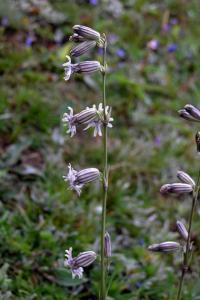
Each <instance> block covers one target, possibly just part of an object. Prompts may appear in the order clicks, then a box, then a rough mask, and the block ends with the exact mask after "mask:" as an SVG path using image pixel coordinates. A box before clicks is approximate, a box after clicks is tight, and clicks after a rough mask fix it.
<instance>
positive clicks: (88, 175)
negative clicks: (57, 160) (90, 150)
mask: <svg viewBox="0 0 200 300" xmlns="http://www.w3.org/2000/svg"><path fill="white" fill-rule="evenodd" d="M99 177H100V172H99V170H98V169H96V168H88V169H84V170H81V171H79V172H78V173H77V176H76V183H77V184H86V183H88V182H91V181H94V180H96V179H98V178H99Z"/></svg>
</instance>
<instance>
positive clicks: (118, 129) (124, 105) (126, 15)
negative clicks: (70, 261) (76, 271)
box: [0, 0, 200, 300]
mask: <svg viewBox="0 0 200 300" xmlns="http://www.w3.org/2000/svg"><path fill="white" fill-rule="evenodd" d="M0 17H1V19H0V20H1V23H0V24H1V25H0V74H1V88H0V154H1V157H2V159H1V162H0V192H1V202H0V215H1V218H0V299H1V300H6V299H13V300H19V299H20V300H21V299H24V300H34V299H38V300H39V299H42V300H51V299H52V300H54V299H56V300H62V299H63V300H64V299H69V300H72V299H73V300H77V299H82V300H86V299H87V300H95V299H97V295H98V285H99V278H100V274H99V259H98V260H97V261H96V262H95V263H94V264H93V265H92V266H91V267H88V268H87V269H86V271H85V273H84V275H85V276H84V279H83V280H82V281H80V280H78V279H76V280H72V279H71V274H70V272H69V271H68V270H67V269H64V268H63V260H64V250H65V249H67V248H69V247H70V246H72V247H73V251H74V254H75V255H76V254H77V253H78V252H79V251H85V250H95V251H97V252H98V253H99V244H100V243H99V234H100V208H101V198H102V194H101V193H102V192H101V186H100V185H99V184H97V183H94V184H91V185H88V186H87V187H86V188H84V190H83V192H82V194H81V197H80V198H77V196H76V195H75V194H74V193H73V192H71V191H69V190H68V188H67V185H66V183H65V182H64V181H63V179H62V176H63V175H64V174H65V173H66V170H67V164H68V163H69V162H71V164H72V165H73V166H74V168H76V169H81V168H86V167H98V168H99V169H100V170H102V165H103V161H102V140H101V139H100V138H97V139H95V138H93V137H92V132H78V134H77V135H76V136H75V137H74V138H73V139H70V138H69V137H68V136H67V135H66V134H65V131H66V130H65V128H64V127H63V124H62V122H61V119H62V115H63V113H64V112H65V111H66V110H67V107H68V106H71V107H73V108H74V110H75V112H79V111H80V110H82V109H84V108H85V107H86V106H91V105H92V104H94V103H99V102H100V101H101V76H100V75H99V74H94V75H92V76H80V75H75V76H73V78H71V79H70V81H69V82H65V81H64V80H63V76H64V71H63V68H62V63H64V62H65V55H66V54H68V53H69V50H70V48H71V46H72V44H71V43H70V42H68V39H69V36H70V35H71V33H72V26H73V25H74V24H84V25H87V26H90V27H92V28H94V29H96V30H98V31H99V32H105V33H106V34H107V37H108V66H109V74H108V76H107V96H108V103H109V104H110V105H111V106H112V107H113V110H112V114H113V117H114V128H113V129H111V130H109V162H110V187H109V196H108V218H107V230H108V231H109V233H110V235H111V238H112V244H113V259H112V262H111V266H110V279H109V280H110V291H109V298H108V299H110V300H112V299H115V300H132V299H144V300H147V299H149V300H159V299H160V300H161V299H168V300H170V299H171V300H173V299H175V295H176V286H177V284H178V279H179V274H180V263H181V260H182V257H181V254H180V253H176V254H172V255H171V254H169V255H168V254H167V255H161V254H154V253H149V252H148V251H147V247H148V245H149V244H151V243H156V242H162V241H165V240H175V241H176V240H178V239H179V237H178V235H177V233H176V231H175V222H176V220H177V219H181V220H183V221H184V220H185V221H186V220H187V219H188V214H189V209H190V205H191V199H189V198H188V197H186V198H183V197H181V198H179V199H177V198H174V197H167V198H163V197H161V195H160V194H159V189H160V186H161V185H162V184H164V183H168V182H173V181H176V171H177V170H180V169H181V170H184V171H186V172H188V173H189V174H190V175H192V176H194V178H196V177H197V173H198V167H199V156H197V154H196V149H195V142H194V134H195V132H196V130H198V125H194V124H191V123H187V122H186V121H184V120H181V119H180V118H179V117H178V114H177V110H179V109H180V108H182V107H183V106H184V105H185V104H186V103H191V104H193V105H198V102H199V99H200V87H199V79H200V77H199V75H200V72H199V69H200V39H199V36H200V26H199V17H200V3H199V1H198V0H196V1H195V0H191V1H186V0H164V1H148V0H124V1H119V0H102V1H100V0H99V1H98V0H88V1H86V0H85V1H84V0H76V1H75V0H67V1H64V0H57V1H53V0H51V1H50V0H49V1H47V0H43V1H42V0H7V1H3V0H1V1H0ZM84 59H97V60H100V61H101V60H102V53H101V51H98V50H97V49H96V50H95V51H93V52H91V53H89V54H87V55H85V57H81V58H80V60H84ZM76 61H77V60H76ZM199 215H200V210H199V208H197V214H196V218H195V222H194V226H193V239H194V243H195V248H196V252H195V254H194V256H193V264H192V267H191V269H190V270H189V274H188V275H187V277H186V281H185V285H184V293H183V299H184V300H188V299H193V300H198V299H200V279H199V275H200V270H199V262H200V250H199V246H200V238H199V234H200V229H199V228H200V219H199Z"/></svg>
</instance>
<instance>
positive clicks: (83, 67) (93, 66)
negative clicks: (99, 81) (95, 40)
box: [78, 60, 103, 74]
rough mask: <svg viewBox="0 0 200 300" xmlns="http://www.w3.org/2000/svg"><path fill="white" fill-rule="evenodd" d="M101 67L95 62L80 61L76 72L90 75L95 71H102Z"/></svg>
mask: <svg viewBox="0 0 200 300" xmlns="http://www.w3.org/2000/svg"><path fill="white" fill-rule="evenodd" d="M102 69H103V67H102V66H101V64H100V62H99V61H96V60H88V61H82V62H80V63H78V72H79V73H85V74H90V73H93V72H96V71H102Z"/></svg>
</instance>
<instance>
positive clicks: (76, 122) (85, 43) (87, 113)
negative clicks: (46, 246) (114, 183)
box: [62, 25, 113, 300]
mask: <svg viewBox="0 0 200 300" xmlns="http://www.w3.org/2000/svg"><path fill="white" fill-rule="evenodd" d="M70 40H71V41H73V42H74V43H75V46H73V47H72V49H71V50H70V56H68V55H67V56H66V57H67V62H65V63H64V64H63V67H64V72H65V76H64V79H65V80H66V81H67V80H69V79H70V77H71V76H72V75H73V74H74V73H83V74H90V73H93V72H100V73H101V75H102V90H103V93H102V102H100V103H99V104H98V105H96V104H94V105H93V106H92V107H86V108H84V109H83V110H82V111H81V112H77V113H75V114H74V112H73V108H71V107H68V112H66V113H64V115H63V119H62V120H63V122H64V124H65V125H66V126H67V134H69V135H70V136H71V137H73V136H74V135H75V134H76V131H77V128H78V127H79V126H80V125H83V126H85V128H84V129H83V130H87V129H88V128H93V129H94V134H93V135H94V137H96V136H100V137H101V136H102V137H103V157H104V163H103V172H102V173H101V172H100V171H99V170H98V169H97V168H94V167H92V168H87V169H83V170H80V171H78V170H75V169H73V168H72V166H71V164H69V165H68V172H67V175H65V176H63V178H64V180H65V181H66V182H67V183H68V185H69V188H70V189H71V190H74V191H75V192H76V193H77V195H78V196H80V193H81V191H82V188H83V187H84V185H85V184H88V183H90V182H92V181H94V180H99V179H101V181H102V183H103V184H102V186H103V199H102V215H101V237H100V240H101V251H100V253H101V255H100V256H101V264H100V265H101V280H100V288H99V299H101V300H105V299H106V296H107V286H106V272H107V270H108V268H107V269H106V266H107V267H108V258H110V256H111V240H110V235H109V233H108V232H106V203H107V193H108V128H111V127H112V121H113V118H112V117H111V108H110V107H109V106H108V105H107V103H106V67H107V65H106V48H107V39H106V35H105V34H102V35H101V34H100V33H99V32H97V31H95V30H93V29H91V28H89V27H86V26H83V25H75V26H74V27H73V34H72V36H71V37H70ZM95 47H101V48H102V49H103V61H102V64H101V63H100V62H99V61H93V60H91V61H81V62H78V63H72V58H74V57H79V56H81V55H83V54H85V53H86V52H88V51H89V50H91V49H92V48H95ZM96 256H97V255H96V253H95V252H93V251H86V252H81V253H79V254H78V256H76V257H74V258H73V257H72V248H69V250H66V253H65V262H64V265H65V266H66V267H68V268H70V270H71V273H72V277H73V278H75V277H76V276H77V277H78V278H81V277H82V275H83V268H84V267H87V266H88V265H90V264H91V263H93V262H94V261H95V259H96Z"/></svg>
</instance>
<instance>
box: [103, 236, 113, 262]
mask: <svg viewBox="0 0 200 300" xmlns="http://www.w3.org/2000/svg"><path fill="white" fill-rule="evenodd" d="M104 254H105V256H106V257H111V256H112V247H111V239H110V234H109V233H108V232H106V233H105V236H104Z"/></svg>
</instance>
